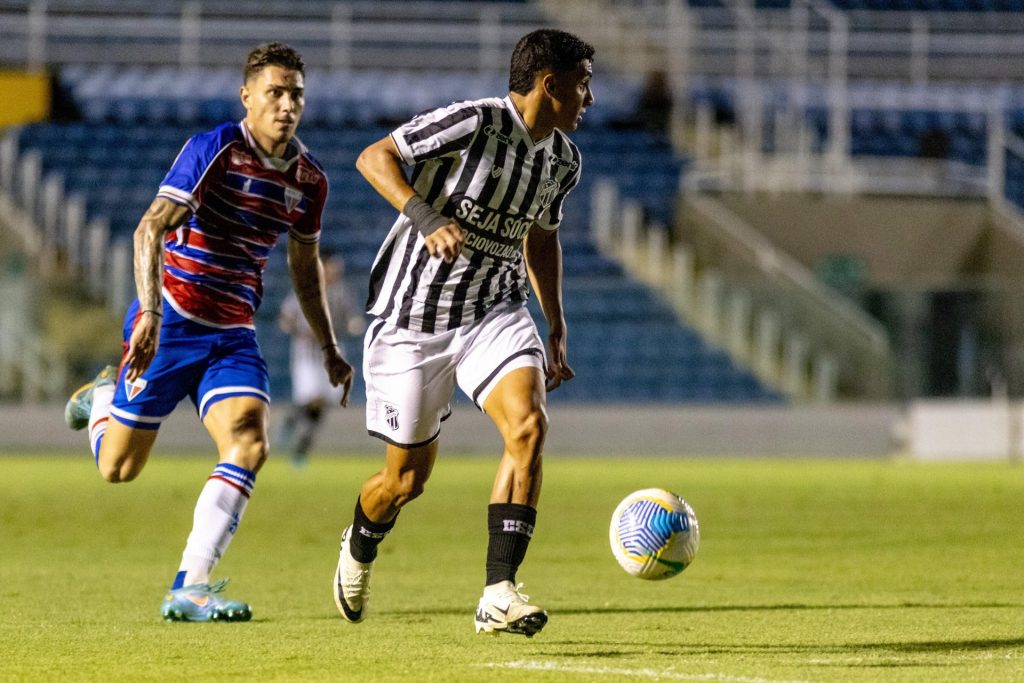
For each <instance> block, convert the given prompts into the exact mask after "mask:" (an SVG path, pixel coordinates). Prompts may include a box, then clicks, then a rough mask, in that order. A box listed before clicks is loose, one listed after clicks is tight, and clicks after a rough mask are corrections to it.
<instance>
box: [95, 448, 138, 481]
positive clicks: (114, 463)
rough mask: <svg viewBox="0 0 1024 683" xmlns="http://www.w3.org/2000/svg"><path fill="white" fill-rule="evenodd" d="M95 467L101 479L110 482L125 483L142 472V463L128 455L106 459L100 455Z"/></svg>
mask: <svg viewBox="0 0 1024 683" xmlns="http://www.w3.org/2000/svg"><path fill="white" fill-rule="evenodd" d="M97 467H98V468H99V471H100V476H101V477H103V480H104V481H106V482H109V483H111V484H126V483H128V482H130V481H134V480H135V479H136V478H137V477H138V476H139V474H141V473H142V465H141V464H140V463H139V462H138V460H137V459H135V458H132V457H131V456H130V455H129V456H121V457H119V458H106V459H104V458H102V457H101V458H100V461H99V463H98V465H97Z"/></svg>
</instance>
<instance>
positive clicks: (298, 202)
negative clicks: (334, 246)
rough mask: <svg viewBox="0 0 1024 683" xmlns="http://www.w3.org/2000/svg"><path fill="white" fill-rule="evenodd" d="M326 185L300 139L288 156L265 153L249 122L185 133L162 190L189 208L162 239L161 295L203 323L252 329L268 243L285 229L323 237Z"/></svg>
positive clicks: (297, 235) (305, 237) (302, 237)
mask: <svg viewBox="0 0 1024 683" xmlns="http://www.w3.org/2000/svg"><path fill="white" fill-rule="evenodd" d="M327 189H328V188H327V174H326V173H324V170H323V168H322V167H321V166H320V164H319V163H318V162H317V161H316V159H314V158H313V156H312V155H311V154H310V153H309V150H307V149H306V146H305V145H303V144H302V142H300V141H299V140H298V138H294V139H293V140H292V142H291V143H289V145H288V150H287V152H286V153H285V155H284V158H283V159H276V158H271V157H269V156H268V155H267V154H266V153H265V152H264V151H263V150H262V149H261V148H260V147H259V146H258V145H257V144H256V141H255V140H254V139H253V137H252V134H251V133H250V131H249V129H248V128H247V127H246V125H245V122H244V121H243V122H240V123H225V124H223V125H221V126H218V127H217V128H214V129H213V130H211V131H207V132H205V133H200V134H199V135H196V136H194V137H192V138H189V140H188V142H186V143H185V146H184V147H183V148H182V150H181V152H179V153H178V158H177V159H175V160H174V165H173V166H171V170H170V171H168V173H167V175H166V177H164V180H163V182H162V183H161V184H160V190H159V192H157V196H158V197H163V198H165V199H169V200H171V201H173V202H176V203H178V204H182V205H184V206H187V207H188V208H189V209H191V210H192V215H191V216H190V217H189V219H188V220H187V221H186V222H185V223H184V224H182V226H181V227H179V228H178V229H177V230H175V231H174V232H172V233H169V234H168V235H167V239H166V241H165V243H164V273H163V295H164V298H165V299H167V301H168V303H170V305H171V306H173V307H174V309H175V310H176V311H178V312H179V313H180V314H181V315H183V316H185V317H186V318H189V319H191V320H195V321H196V322H199V323H203V324H206V325H211V326H213V327H224V328H229V327H252V326H253V315H254V314H255V312H256V309H257V308H259V305H260V301H261V300H262V298H263V269H264V268H265V267H266V264H267V258H268V257H269V255H270V251H271V249H273V248H274V245H275V244H277V240H278V238H279V237H280V235H281V234H282V233H285V232H287V233H288V234H289V236H290V237H291V238H292V239H295V240H299V241H300V242H306V243H315V242H317V241H318V240H319V239H320V218H321V214H322V213H323V207H324V203H325V202H326V200H327Z"/></svg>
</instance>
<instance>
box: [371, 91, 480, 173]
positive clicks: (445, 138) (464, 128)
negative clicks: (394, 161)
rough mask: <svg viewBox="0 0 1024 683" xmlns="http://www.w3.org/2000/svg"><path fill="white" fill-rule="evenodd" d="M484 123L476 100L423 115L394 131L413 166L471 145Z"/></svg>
mask: <svg viewBox="0 0 1024 683" xmlns="http://www.w3.org/2000/svg"><path fill="white" fill-rule="evenodd" d="M479 124H480V110H479V108H478V107H477V106H476V104H475V103H474V102H457V103H455V104H452V105H450V106H448V107H442V108H441V109H434V110H433V111H428V112H425V113H423V114H420V115H418V116H416V117H415V118H413V119H412V120H411V121H409V122H408V123H406V124H403V125H402V126H399V127H398V128H397V129H396V130H395V131H393V132H392V133H391V138H392V139H393V140H394V141H395V146H396V147H398V152H399V154H401V155H402V160H403V161H405V163H407V164H409V165H413V164H418V163H420V162H422V161H428V160H430V159H436V158H438V157H442V156H445V155H447V154H452V153H454V152H459V151H461V150H464V149H466V148H467V147H469V145H470V143H471V142H472V141H473V137H474V136H475V135H476V131H477V127H478V126H479Z"/></svg>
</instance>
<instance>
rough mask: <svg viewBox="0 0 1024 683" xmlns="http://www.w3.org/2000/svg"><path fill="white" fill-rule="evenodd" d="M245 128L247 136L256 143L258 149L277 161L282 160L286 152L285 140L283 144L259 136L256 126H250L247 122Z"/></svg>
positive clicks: (261, 135)
mask: <svg viewBox="0 0 1024 683" xmlns="http://www.w3.org/2000/svg"><path fill="white" fill-rule="evenodd" d="M245 126H246V128H248V129H249V134H250V135H252V139H253V141H254V142H255V143H256V146H257V147H259V148H260V150H262V152H263V153H264V154H266V155H267V156H269V157H274V158H277V159H282V158H284V155H285V152H286V151H287V150H288V142H289V141H288V140H285V141H284V142H275V141H274V140H273V139H272V138H270V137H267V136H266V135H263V134H261V133H260V132H259V130H257V128H256V126H254V125H252V124H251V123H250V122H249V121H246V122H245Z"/></svg>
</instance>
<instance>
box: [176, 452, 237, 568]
mask: <svg viewBox="0 0 1024 683" xmlns="http://www.w3.org/2000/svg"><path fill="white" fill-rule="evenodd" d="M255 484H256V474H255V473H254V472H251V471H249V470H247V469H244V468H242V467H238V466H236V465H232V464H230V463H224V462H222V463H220V464H219V465H217V466H216V467H215V468H214V469H213V474H211V475H210V478H209V479H207V480H206V485H205V486H203V491H202V493H200V494H199V500H197V501H196V509H195V514H194V515H193V518H192V533H190V534H189V536H188V542H187V543H186V544H185V552H184V553H182V556H181V565H180V567H179V568H178V577H177V578H176V579H175V587H176V588H180V587H181V586H182V585H184V586H188V585H191V584H194V583H209V582H210V572H212V571H213V568H214V566H215V565H216V564H217V562H218V561H219V560H220V558H221V557H222V556H223V555H224V553H225V551H227V549H228V546H229V545H230V544H231V539H232V538H234V536H235V531H236V530H237V529H238V524H239V522H241V520H242V515H243V514H244V513H245V508H246V505H248V503H249V496H250V494H251V493H252V489H253V486H255ZM179 584H180V585H179Z"/></svg>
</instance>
